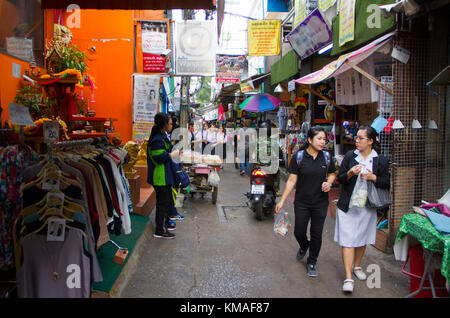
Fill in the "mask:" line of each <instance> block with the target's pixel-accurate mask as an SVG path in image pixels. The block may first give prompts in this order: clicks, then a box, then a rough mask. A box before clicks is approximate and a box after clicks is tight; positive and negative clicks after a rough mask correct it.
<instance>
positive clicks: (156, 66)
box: [141, 22, 167, 73]
mask: <svg viewBox="0 0 450 318" xmlns="http://www.w3.org/2000/svg"><path fill="white" fill-rule="evenodd" d="M141 28H142V54H143V57H144V72H149V73H164V72H166V59H165V58H164V57H163V56H161V54H163V52H164V51H166V50H167V23H166V22H142V23H141Z"/></svg>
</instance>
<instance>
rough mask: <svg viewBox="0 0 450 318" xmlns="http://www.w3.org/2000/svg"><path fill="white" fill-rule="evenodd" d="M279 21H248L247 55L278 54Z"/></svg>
mask: <svg viewBox="0 0 450 318" xmlns="http://www.w3.org/2000/svg"><path fill="white" fill-rule="evenodd" d="M280 36H281V20H249V21H248V55H253V56H268V55H279V54H280Z"/></svg>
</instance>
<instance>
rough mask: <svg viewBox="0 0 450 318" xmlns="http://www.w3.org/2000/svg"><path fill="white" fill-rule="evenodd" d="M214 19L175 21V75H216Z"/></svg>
mask: <svg viewBox="0 0 450 318" xmlns="http://www.w3.org/2000/svg"><path fill="white" fill-rule="evenodd" d="M216 49H217V31H216V22H215V21H194V20H187V21H177V22H176V24H175V56H176V62H175V69H176V74H177V75H200V76H216Z"/></svg>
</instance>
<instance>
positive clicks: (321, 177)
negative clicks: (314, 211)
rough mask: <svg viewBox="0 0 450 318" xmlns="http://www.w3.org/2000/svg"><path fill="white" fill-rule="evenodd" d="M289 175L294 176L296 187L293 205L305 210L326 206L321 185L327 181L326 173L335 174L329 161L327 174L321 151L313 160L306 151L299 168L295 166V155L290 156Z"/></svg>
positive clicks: (326, 195)
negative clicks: (295, 176)
mask: <svg viewBox="0 0 450 318" xmlns="http://www.w3.org/2000/svg"><path fill="white" fill-rule="evenodd" d="M288 172H289V173H293V174H296V175H297V176H298V177H297V185H296V192H295V204H296V205H300V206H302V207H307V208H316V207H324V206H328V192H323V191H322V183H324V182H325V181H326V180H327V174H328V173H334V172H336V167H335V165H334V163H333V160H331V162H330V165H329V167H328V172H327V164H326V161H325V156H324V155H323V152H322V151H319V153H318V154H317V157H316V159H314V158H313V157H312V156H311V155H310V154H309V153H308V152H307V151H306V150H305V152H304V155H303V159H302V162H301V166H300V168H299V167H298V165H297V153H295V154H294V155H293V156H292V159H291V162H290V164H289V169H288Z"/></svg>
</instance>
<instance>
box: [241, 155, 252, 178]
mask: <svg viewBox="0 0 450 318" xmlns="http://www.w3.org/2000/svg"><path fill="white" fill-rule="evenodd" d="M239 167H240V170H241V171H245V174H246V175H247V176H249V175H250V162H249V160H248V158H247V156H245V162H241V163H239Z"/></svg>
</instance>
